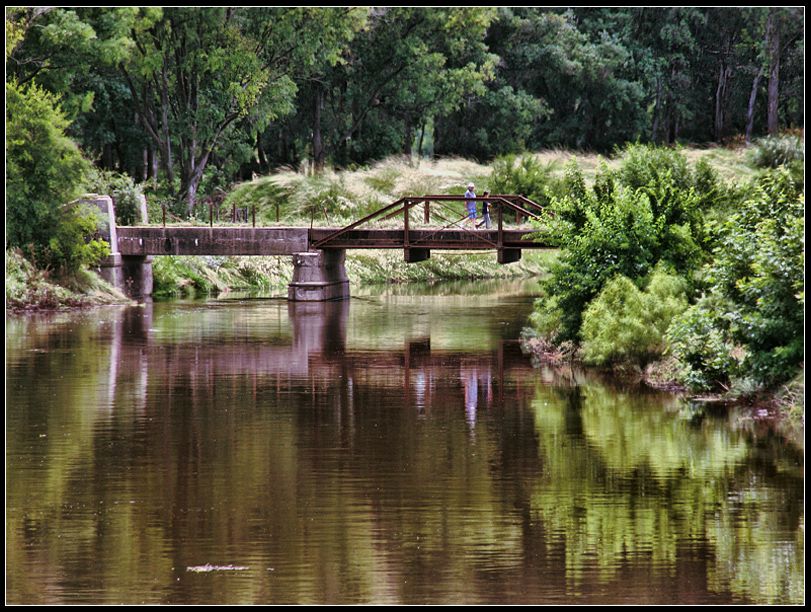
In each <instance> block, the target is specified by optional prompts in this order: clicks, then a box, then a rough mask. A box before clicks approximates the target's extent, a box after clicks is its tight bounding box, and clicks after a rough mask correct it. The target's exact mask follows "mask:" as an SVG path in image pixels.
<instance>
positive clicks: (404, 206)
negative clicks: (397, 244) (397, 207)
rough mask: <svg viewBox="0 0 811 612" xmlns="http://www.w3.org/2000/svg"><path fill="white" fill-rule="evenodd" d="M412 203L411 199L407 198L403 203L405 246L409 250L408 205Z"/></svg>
mask: <svg viewBox="0 0 811 612" xmlns="http://www.w3.org/2000/svg"><path fill="white" fill-rule="evenodd" d="M410 203H411V201H410V200H406V201H405V204H404V205H403V246H404V247H405V250H406V251H408V206H409V204H410Z"/></svg>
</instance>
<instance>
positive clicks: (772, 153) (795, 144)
mask: <svg viewBox="0 0 811 612" xmlns="http://www.w3.org/2000/svg"><path fill="white" fill-rule="evenodd" d="M750 159H751V163H752V165H753V166H755V167H756V168H778V167H779V166H788V165H791V164H792V163H795V162H800V163H802V162H803V160H804V159H805V150H804V148H803V143H802V140H801V139H800V138H799V137H797V136H767V137H765V138H761V139H760V140H758V141H757V142H756V143H755V146H754V148H753V149H752V152H751V156H750Z"/></svg>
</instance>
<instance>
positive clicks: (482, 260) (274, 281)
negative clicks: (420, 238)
mask: <svg viewBox="0 0 811 612" xmlns="http://www.w3.org/2000/svg"><path fill="white" fill-rule="evenodd" d="M556 256H557V251H554V250H538V251H530V250H525V251H524V253H523V256H522V258H521V260H520V261H518V262H515V263H512V264H509V265H499V264H498V263H497V262H496V255H495V253H478V252H477V253H467V252H452V253H439V252H434V253H431V258H430V259H428V260H426V261H422V262H419V263H413V264H407V263H406V262H405V261H404V260H403V254H402V252H400V251H387V250H368V251H355V252H352V251H350V252H348V253H347V256H346V272H347V275H348V277H349V279H350V282H351V283H352V284H354V285H375V284H391V283H412V282H418V283H426V282H428V283H430V282H441V281H455V280H486V279H519V278H535V277H537V278H540V277H542V276H543V275H545V274H546V273H547V272H548V270H549V266H550V265H551V263H552V262H553V261H554V259H555V257H556ZM153 272H154V274H153V276H154V283H155V287H154V296H155V297H156V298H169V297H180V296H183V297H196V296H202V295H219V294H223V293H228V292H231V291H249V292H250V291H263V292H285V293H286V291H287V285H288V284H289V283H290V280H291V279H292V276H293V263H292V259H291V258H290V257H213V256H209V257H186V256H166V257H156V258H155V260H154V262H153Z"/></svg>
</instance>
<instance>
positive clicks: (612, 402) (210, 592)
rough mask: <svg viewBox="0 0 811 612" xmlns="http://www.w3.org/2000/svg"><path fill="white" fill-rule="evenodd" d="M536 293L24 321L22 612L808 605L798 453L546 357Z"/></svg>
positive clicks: (17, 576)
mask: <svg viewBox="0 0 811 612" xmlns="http://www.w3.org/2000/svg"><path fill="white" fill-rule="evenodd" d="M531 300H532V298H531V296H530V295H529V294H528V293H527V292H526V290H525V288H522V287H519V286H513V285H509V284H504V283H501V284H498V285H481V284H479V285H463V286H454V287H450V288H448V287H443V288H441V289H439V290H437V289H433V290H431V289H414V288H395V289H387V290H381V291H379V292H378V293H377V294H373V293H368V294H367V295H365V296H362V297H357V298H353V299H352V300H351V301H350V302H347V303H342V304H341V303H339V304H321V305H293V304H288V303H286V302H285V301H281V300H272V299H232V300H223V301H207V302H186V303H182V302H173V303H155V304H152V305H147V306H142V307H136V308H104V309H98V310H92V311H88V312H82V313H68V314H57V315H49V316H23V317H15V318H8V319H7V321H6V351H7V353H6V601H7V603H35V604H44V603H80V602H87V603H177V604H219V603H490V604H495V603H507V604H509V603H563V604H566V603H571V604H582V603H589V604H603V603H608V604H618V603H683V604H695V603H730V602H739V603H801V602H803V601H804V597H805V583H804V540H805V531H804V526H805V518H804V473H803V464H804V458H803V456H802V453H801V451H799V450H795V449H793V448H792V447H790V446H787V445H786V444H785V443H784V442H783V441H782V440H780V439H778V438H776V437H774V436H772V435H769V434H762V433H758V432H755V431H753V430H751V429H748V428H741V427H733V426H732V425H731V422H730V419H729V418H728V416H727V414H726V412H724V411H718V412H717V413H713V412H712V411H708V410H707V409H701V408H696V407H693V406H691V405H690V404H688V403H686V402H683V401H681V400H679V398H677V397H675V396H672V395H668V394H662V393H653V392H644V391H642V390H640V389H638V388H630V387H625V388H623V387H621V386H615V385H610V384H608V383H607V382H605V381H602V382H601V381H598V380H596V379H593V378H589V377H586V376H585V375H584V374H582V373H580V372H576V371H571V370H563V371H559V372H552V371H549V370H539V369H533V367H532V366H531V365H530V363H529V360H528V359H527V358H526V357H525V356H523V355H522V354H521V352H520V350H519V348H518V345H517V343H516V339H517V338H518V334H519V332H520V329H521V326H522V325H523V323H524V321H525V320H526V316H527V313H528V312H529V309H530V306H531ZM755 434H757V435H755Z"/></svg>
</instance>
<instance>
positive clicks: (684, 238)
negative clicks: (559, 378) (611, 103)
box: [533, 167, 707, 342]
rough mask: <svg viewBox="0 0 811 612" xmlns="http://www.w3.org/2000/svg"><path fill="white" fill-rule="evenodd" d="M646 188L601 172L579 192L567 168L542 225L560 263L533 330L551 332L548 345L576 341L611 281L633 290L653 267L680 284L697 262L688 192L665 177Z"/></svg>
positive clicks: (695, 221)
mask: <svg viewBox="0 0 811 612" xmlns="http://www.w3.org/2000/svg"><path fill="white" fill-rule="evenodd" d="M650 180H651V181H652V182H651V184H646V185H641V186H638V187H636V188H631V187H630V186H628V185H626V184H624V182H623V181H622V180H621V175H620V174H614V173H612V172H610V171H609V170H608V168H606V167H603V169H602V170H601V172H600V173H599V174H598V176H597V179H596V180H595V183H594V186H593V187H592V188H591V189H587V188H586V187H585V181H584V180H583V179H582V175H580V173H579V170H578V169H577V168H576V167H567V177H566V179H565V181H564V185H563V192H564V195H563V196H561V197H557V198H554V199H553V200H552V207H551V208H552V211H553V213H554V216H552V217H551V218H550V219H549V223H550V224H551V231H550V232H549V233H550V235H553V236H555V237H556V238H557V240H558V243H559V245H560V247H561V255H560V258H559V260H558V262H557V263H556V265H555V266H554V267H553V268H552V275H551V277H550V278H549V279H547V280H546V281H544V282H543V284H542V291H543V294H544V297H543V298H542V299H541V300H538V302H537V303H536V312H537V314H536V316H535V323H533V324H534V325H535V324H541V325H545V326H546V327H547V328H548V329H552V328H557V330H558V332H557V336H556V338H554V340H555V341H557V342H561V341H575V340H576V339H577V337H578V334H579V332H580V325H581V322H582V314H583V311H584V310H585V308H586V307H587V305H588V304H589V303H590V302H591V300H593V299H594V298H595V297H596V296H597V295H598V294H599V293H600V291H601V290H602V289H603V287H604V286H605V285H606V283H608V281H610V280H611V279H612V278H614V277H615V276H617V275H622V276H625V277H626V278H629V279H632V280H633V281H634V282H637V283H641V281H642V279H644V278H645V277H646V276H647V275H649V274H650V273H651V272H652V271H653V268H654V266H655V265H656V264H657V263H658V262H660V261H661V262H662V263H663V264H665V265H668V266H670V267H672V268H673V269H674V270H675V271H677V272H678V273H679V274H682V275H684V276H685V277H687V276H688V275H689V274H690V273H691V272H692V271H693V270H695V269H697V268H698V267H699V266H700V265H701V263H703V261H704V260H705V258H706V256H707V253H706V252H705V251H704V247H703V244H704V240H703V232H704V228H703V223H702V220H701V213H700V211H699V210H698V206H699V202H698V196H697V195H696V193H695V190H694V189H692V188H687V189H683V188H680V187H679V186H678V185H677V183H676V182H675V180H674V179H673V176H672V174H671V173H669V172H667V173H664V174H661V175H657V176H656V178H655V180H654V179H653V178H651V179H650ZM539 331H541V330H539Z"/></svg>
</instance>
